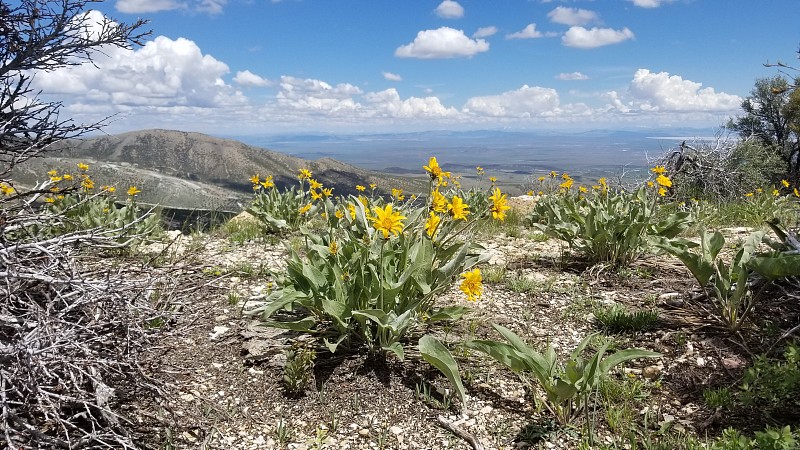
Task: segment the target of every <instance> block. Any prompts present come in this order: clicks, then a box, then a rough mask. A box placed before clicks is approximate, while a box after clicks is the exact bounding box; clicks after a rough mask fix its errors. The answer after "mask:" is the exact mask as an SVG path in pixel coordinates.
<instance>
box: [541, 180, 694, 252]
mask: <svg viewBox="0 0 800 450" xmlns="http://www.w3.org/2000/svg"><path fill="white" fill-rule="evenodd" d="M649 194H652V195H649ZM656 208H658V203H657V197H656V196H655V194H654V193H650V192H649V189H648V188H647V187H641V188H639V189H637V190H636V191H634V192H631V193H628V192H609V191H600V192H594V193H592V194H587V195H577V194H572V193H570V192H568V191H565V192H562V193H560V194H555V195H550V196H548V197H545V198H543V199H542V200H540V201H539V202H538V203H537V204H536V206H535V208H534V212H533V214H532V216H531V221H532V222H533V226H535V227H536V228H538V229H540V230H541V231H542V232H544V233H545V234H547V235H548V236H552V237H555V238H558V239H560V240H562V241H564V242H566V243H567V244H568V245H569V247H570V249H572V250H576V251H578V252H580V253H581V254H583V255H584V256H585V257H586V258H588V260H589V262H590V263H593V264H610V265H612V266H617V267H625V266H628V265H629V264H630V263H632V262H633V261H635V260H636V259H637V258H639V256H640V255H641V254H642V252H643V251H644V250H645V249H646V247H647V243H648V240H649V238H651V237H658V238H667V239H671V238H674V237H675V236H677V235H678V234H679V233H681V232H682V231H683V230H685V229H686V228H687V227H688V225H689V222H690V214H689V213H688V212H683V211H681V212H676V213H674V214H671V215H670V216H668V217H665V218H663V219H661V220H660V221H658V222H655V221H654V213H655V210H656Z"/></svg>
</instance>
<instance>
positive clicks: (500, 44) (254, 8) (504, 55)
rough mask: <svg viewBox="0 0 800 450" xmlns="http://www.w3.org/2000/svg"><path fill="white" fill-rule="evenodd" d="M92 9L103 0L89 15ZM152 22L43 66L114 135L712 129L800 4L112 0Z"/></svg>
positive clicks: (770, 0) (111, 6)
mask: <svg viewBox="0 0 800 450" xmlns="http://www.w3.org/2000/svg"><path fill="white" fill-rule="evenodd" d="M93 6H95V5H93ZM96 7H97V8H98V11H99V12H93V13H92V14H99V13H102V14H105V15H107V16H110V17H113V18H114V19H117V20H120V21H125V22H131V21H133V20H135V19H136V18H139V17H142V18H145V19H148V20H150V24H149V27H150V29H151V30H152V32H153V33H152V36H151V38H150V39H149V41H148V42H147V43H146V45H145V46H143V47H139V48H135V49H132V50H121V49H107V50H106V52H105V55H98V56H97V58H96V63H97V66H98V67H99V68H95V67H91V66H83V67H78V68H70V69H62V70H58V71H55V72H51V73H43V74H39V75H38V76H37V78H36V83H37V84H38V86H39V87H41V88H42V89H43V91H44V92H45V94H47V95H48V96H49V95H52V96H53V97H54V98H59V99H63V100H64V103H65V108H64V113H65V114H68V115H70V116H73V117H76V118H77V119H78V120H84V121H91V120H97V119H98V118H101V117H104V116H106V115H109V114H116V116H115V119H114V120H113V122H112V124H111V126H110V127H109V128H108V131H111V132H119V131H127V130H133V129H141V128H169V129H179V130H185V131H200V132H205V133H209V134H224V135H249V134H253V135H255V134H270V133H283V132H302V133H305V132H342V133H371V132H387V131H398V132H402V131H412V130H439V129H452V130H466V129H515V130H524V129H532V130H550V129H570V130H586V129H595V128H616V129H631V128H650V127H673V126H675V127H677V126H680V127H686V126H689V127H715V126H718V125H720V124H722V123H724V122H725V121H726V119H727V118H728V117H729V116H731V115H735V114H737V113H738V108H739V104H740V102H741V100H742V98H743V97H744V96H746V95H747V94H748V93H749V91H750V89H751V88H752V86H753V82H754V80H755V79H756V78H759V77H766V76H772V75H774V74H777V73H778V72H777V70H776V69H770V68H765V67H764V66H763V63H765V62H768V61H771V62H774V61H776V60H781V61H784V62H787V63H791V64H794V65H798V64H797V63H800V61H798V60H797V56H798V55H797V50H798V48H799V47H800V26H798V25H797V17H800V1H797V0H782V1H778V0H763V1H756V0H597V1H578V0H575V1H566V0H564V1H559V0H528V1H526V0H502V1H488V0H459V1H452V0H446V1H423V0H408V1H388V0H281V1H278V0H115V1H107V2H105V3H101V4H98V5H96Z"/></svg>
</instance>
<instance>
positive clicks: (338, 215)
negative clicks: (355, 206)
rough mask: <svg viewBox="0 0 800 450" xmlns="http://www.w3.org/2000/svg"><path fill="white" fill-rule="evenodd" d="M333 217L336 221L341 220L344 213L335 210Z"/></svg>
mask: <svg viewBox="0 0 800 450" xmlns="http://www.w3.org/2000/svg"><path fill="white" fill-rule="evenodd" d="M333 215H334V216H335V217H336V218H337V219H341V218H342V217H344V213H343V212H342V211H341V210H339V209H337V210H336V212H335V213H333Z"/></svg>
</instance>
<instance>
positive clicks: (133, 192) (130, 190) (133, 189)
mask: <svg viewBox="0 0 800 450" xmlns="http://www.w3.org/2000/svg"><path fill="white" fill-rule="evenodd" d="M140 192H142V191H141V190H139V189H136V186H131V187H129V188H128V195H129V196H131V197H134V196H136V195H137V194H139V193H140Z"/></svg>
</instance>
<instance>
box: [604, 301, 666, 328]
mask: <svg viewBox="0 0 800 450" xmlns="http://www.w3.org/2000/svg"><path fill="white" fill-rule="evenodd" d="M593 314H594V319H595V321H596V322H597V324H598V325H599V326H600V327H601V328H603V329H604V330H607V331H610V332H612V333H618V332H624V331H645V330H649V329H652V328H653V327H655V326H656V324H657V323H658V311H656V310H654V309H646V310H637V311H633V312H631V311H628V309H626V308H625V307H624V306H622V305H619V304H616V303H615V304H613V305H611V306H598V307H596V308H595V309H594V311H593Z"/></svg>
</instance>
